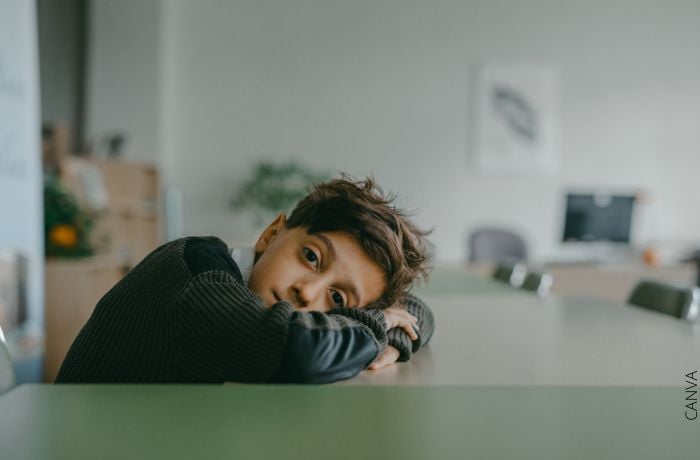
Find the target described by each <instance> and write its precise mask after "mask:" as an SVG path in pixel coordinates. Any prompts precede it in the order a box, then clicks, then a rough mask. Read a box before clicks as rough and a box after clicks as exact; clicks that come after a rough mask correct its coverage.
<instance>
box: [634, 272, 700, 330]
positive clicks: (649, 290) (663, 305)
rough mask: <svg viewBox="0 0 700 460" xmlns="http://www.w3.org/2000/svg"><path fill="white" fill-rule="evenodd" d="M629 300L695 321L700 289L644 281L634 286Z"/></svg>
mask: <svg viewBox="0 0 700 460" xmlns="http://www.w3.org/2000/svg"><path fill="white" fill-rule="evenodd" d="M628 302H629V303H630V304H632V305H636V306H638V307H642V308H647V309H649V310H654V311H658V312H661V313H665V314H667V315H671V316H675V317H676V318H680V319H684V320H687V321H695V319H697V317H698V313H699V312H700V289H698V288H691V287H679V286H673V285H670V284H663V283H658V282H655V281H642V282H640V283H639V284H637V286H636V287H635V288H634V290H633V291H632V294H631V295H630V297H629V300H628Z"/></svg>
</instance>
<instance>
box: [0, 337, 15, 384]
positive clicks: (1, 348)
mask: <svg viewBox="0 0 700 460" xmlns="http://www.w3.org/2000/svg"><path fill="white" fill-rule="evenodd" d="M15 383H16V377H15V369H14V367H13V366H12V361H11V360H10V353H9V352H8V351H7V346H6V345H5V336H4V335H3V334H2V328H0V395H1V394H3V393H5V392H6V391H9V390H10V389H11V388H12V387H14V386H15Z"/></svg>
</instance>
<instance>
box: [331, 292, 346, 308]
mask: <svg viewBox="0 0 700 460" xmlns="http://www.w3.org/2000/svg"><path fill="white" fill-rule="evenodd" d="M331 299H333V303H334V304H335V306H337V307H343V306H345V301H344V300H343V296H342V295H340V293H339V292H338V291H332V294H331Z"/></svg>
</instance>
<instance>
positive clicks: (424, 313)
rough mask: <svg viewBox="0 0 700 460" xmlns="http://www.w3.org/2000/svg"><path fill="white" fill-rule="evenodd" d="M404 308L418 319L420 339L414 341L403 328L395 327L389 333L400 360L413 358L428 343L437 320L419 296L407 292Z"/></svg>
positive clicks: (390, 343)
mask: <svg viewBox="0 0 700 460" xmlns="http://www.w3.org/2000/svg"><path fill="white" fill-rule="evenodd" d="M403 305H404V308H405V309H406V310H407V311H408V312H409V313H410V314H412V315H413V316H415V317H416V318H417V319H418V328H419V330H418V331H417V333H418V340H415V341H412V340H411V338H410V337H409V336H408V334H406V332H404V330H403V329H401V328H398V327H395V328H393V329H391V330H389V332H388V333H387V336H388V339H389V345H390V346H392V347H394V348H396V349H397V350H399V359H398V361H400V362H405V361H408V360H409V359H411V356H412V355H413V353H416V352H417V351H418V350H420V348H421V347H422V346H424V345H427V344H428V342H429V341H430V338H431V337H432V336H433V332H434V331H435V321H434V318H433V313H432V312H431V311H430V308H428V306H427V305H426V304H425V302H423V301H422V300H421V299H419V298H418V297H416V296H414V295H412V294H407V295H406V297H404V300H403Z"/></svg>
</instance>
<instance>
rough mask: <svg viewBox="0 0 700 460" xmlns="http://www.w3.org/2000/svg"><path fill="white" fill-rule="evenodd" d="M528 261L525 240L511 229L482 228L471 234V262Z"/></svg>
mask: <svg viewBox="0 0 700 460" xmlns="http://www.w3.org/2000/svg"><path fill="white" fill-rule="evenodd" d="M502 260H519V261H527V245H526V244H525V240H524V239H523V238H522V237H521V236H520V235H518V234H517V233H514V232H512V231H510V230H506V229H501V228H480V229H477V230H475V231H473V232H472V233H471V235H470V236H469V262H500V261H502Z"/></svg>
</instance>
